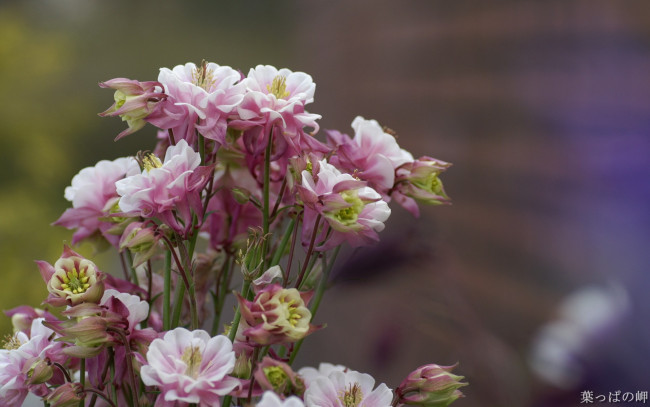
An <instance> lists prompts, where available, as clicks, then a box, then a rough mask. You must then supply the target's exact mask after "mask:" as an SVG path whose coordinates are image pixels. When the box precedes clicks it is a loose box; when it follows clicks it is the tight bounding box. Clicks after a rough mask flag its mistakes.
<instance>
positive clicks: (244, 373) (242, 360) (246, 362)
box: [231, 352, 252, 379]
mask: <svg viewBox="0 0 650 407" xmlns="http://www.w3.org/2000/svg"><path fill="white" fill-rule="evenodd" d="M251 369H252V365H251V359H250V358H249V357H248V356H246V352H242V353H241V354H240V355H239V356H238V357H237V360H236V361H235V367H234V368H233V370H232V373H231V376H234V377H237V378H239V379H248V378H249V377H250V376H251Z"/></svg>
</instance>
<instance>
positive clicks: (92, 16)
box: [0, 0, 291, 337]
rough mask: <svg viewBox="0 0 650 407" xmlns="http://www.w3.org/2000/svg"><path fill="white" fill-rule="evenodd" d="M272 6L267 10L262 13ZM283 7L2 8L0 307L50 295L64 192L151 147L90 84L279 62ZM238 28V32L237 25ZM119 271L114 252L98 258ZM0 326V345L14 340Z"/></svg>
mask: <svg viewBox="0 0 650 407" xmlns="http://www.w3.org/2000/svg"><path fill="white" fill-rule="evenodd" d="M267 3H268V4H267ZM286 7H287V5H286V3H285V2H272V4H271V2H247V1H245V2H239V3H238V4H226V3H223V4H219V3H218V2H212V3H208V2H151V1H143V2H138V3H137V4H136V3H135V2H129V1H112V2H110V4H109V3H108V2H92V1H91V2H86V1H74V0H67V1H56V2H55V1H43V2H40V1H39V2H36V1H25V2H21V3H17V4H16V3H8V4H7V3H3V4H0V89H2V91H1V92H0V123H1V126H0V174H2V175H1V176H0V191H2V192H1V193H0V213H1V214H2V215H1V216H0V256H1V257H2V259H4V261H3V267H2V270H1V271H0V273H2V277H3V283H2V284H0V309H1V310H7V309H11V308H13V307H16V306H18V305H22V304H27V305H32V306H39V305H40V304H41V301H42V300H43V299H45V297H46V295H47V290H46V288H45V284H44V283H43V281H42V279H41V277H40V274H39V272H38V268H37V267H36V265H35V264H34V260H46V261H48V262H50V263H54V262H55V261H56V259H57V258H58V257H59V256H60V254H61V250H62V248H63V244H64V243H65V242H66V241H67V242H69V241H70V239H71V236H72V232H71V231H68V230H66V229H64V228H60V227H54V226H50V224H51V223H52V222H53V221H55V220H56V219H57V218H58V217H59V216H60V215H61V214H62V213H63V211H64V210H65V209H66V208H67V207H68V204H69V203H68V202H67V201H66V200H65V199H64V198H63V192H64V189H65V187H66V186H68V185H70V181H71V179H72V177H73V176H74V175H75V174H76V173H78V172H79V171H80V170H81V169H82V168H84V167H87V166H92V165H94V164H95V163H96V162H97V161H99V160H102V159H108V160H112V159H115V158H117V157H121V156H126V155H134V154H135V153H136V152H137V151H138V150H140V149H151V148H153V146H154V143H155V130H154V129H153V127H146V128H145V129H143V130H141V131H140V132H138V133H137V134H135V135H133V136H130V137H127V138H125V139H122V140H120V141H119V142H114V141H113V139H114V137H115V136H116V135H117V134H118V133H119V132H120V131H121V130H122V129H123V128H124V127H125V124H123V123H122V122H121V121H120V120H119V119H117V118H100V117H98V116H97V113H98V112H101V111H103V110H105V109H106V108H108V107H109V106H110V105H111V103H112V102H113V95H112V93H111V92H110V90H106V89H100V88H99V87H98V86H97V83H98V82H100V81H105V80H108V79H111V78H114V77H128V78H132V79H139V80H142V81H145V80H156V79H157V76H158V69H159V68H160V67H169V68H171V67H173V66H174V65H177V64H183V63H185V62H189V61H194V62H200V61H201V60H202V59H206V60H210V61H214V62H217V63H219V64H222V65H230V66H232V67H234V68H237V69H241V70H242V71H244V72H247V70H248V69H249V68H250V67H252V66H254V65H256V64H258V63H269V64H278V65H282V66H286V65H287V59H288V58H290V57H291V52H290V51H289V50H290V46H288V44H289V43H290V36H289V35H288V31H287V30H288V29H289V26H288V25H287V24H284V23H283V22H282V15H283V13H284V11H285V10H284V9H285V8H286ZM244 22H245V24H246V26H245V28H244V25H243V23H244ZM75 249H76V250H78V251H80V252H81V253H82V254H84V255H86V256H92V258H93V259H94V260H95V261H96V262H97V264H98V266H99V267H100V269H102V270H104V271H109V272H113V273H114V272H115V271H114V270H113V269H114V268H115V267H114V265H115V264H114V263H115V262H116V261H117V258H116V256H115V253H105V254H103V255H101V256H99V257H95V256H94V253H93V250H92V248H91V247H89V246H88V247H87V246H83V245H82V247H76V248H75ZM11 329H12V328H11V323H10V320H9V318H6V317H4V316H2V317H0V337H1V336H4V335H6V334H8V333H9V332H11Z"/></svg>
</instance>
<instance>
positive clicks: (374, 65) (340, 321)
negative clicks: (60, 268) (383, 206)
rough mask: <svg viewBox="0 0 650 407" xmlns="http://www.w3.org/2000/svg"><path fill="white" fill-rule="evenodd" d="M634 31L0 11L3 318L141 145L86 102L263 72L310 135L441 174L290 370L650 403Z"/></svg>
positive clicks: (467, 1)
mask: <svg viewBox="0 0 650 407" xmlns="http://www.w3.org/2000/svg"><path fill="white" fill-rule="evenodd" d="M649 27H650V3H646V2H610V1H600V0H582V1H573V0H571V1H565V0H547V1H543V2H540V1H505V2H485V1H481V0H455V1H453V2H452V1H445V0H402V1H399V2H398V1H389V0H353V1H342V0H333V1H328V2H324V1H312V0H300V1H298V0H293V1H290V0H280V1H273V2H265V1H252V0H246V1H240V2H223V3H222V2H208V1H187V2H184V1H153V0H146V1H138V2H135V1H127V0H114V1H111V2H106V1H99V0H24V1H21V2H11V1H9V2H2V3H0V124H1V126H0V170H1V172H0V174H2V175H1V178H0V191H1V192H0V214H1V215H0V256H1V258H2V259H3V262H2V271H0V273H2V284H0V308H1V309H9V308H12V307H15V306H17V305H20V304H24V303H27V304H31V305H34V306H36V305H38V304H39V303H40V301H41V300H42V299H43V298H44V296H45V293H46V291H45V288H44V285H43V284H42V282H41V278H40V276H39V274H38V271H37V268H36V266H35V265H34V263H33V260H35V259H42V260H47V261H50V262H53V261H55V260H56V259H57V258H58V256H59V255H60V253H61V248H62V245H63V242H64V241H66V240H67V241H69V240H70V236H71V232H69V231H66V230H64V229H62V228H56V227H50V226H48V225H49V224H50V223H51V222H53V221H54V220H55V219H57V218H58V216H60V214H61V213H62V212H63V211H64V210H65V208H66V207H67V202H66V201H65V200H64V199H63V190H64V188H65V187H66V186H67V185H69V183H70V180H71V178H72V176H73V175H74V174H76V173H77V172H78V171H79V170H80V169H81V168H83V167H86V166H90V165H94V164H95V163H96V162H97V161H98V160H100V159H114V158H117V157H119V156H125V155H133V154H135V152H137V151H138V150H140V149H147V148H151V147H152V145H153V143H154V138H155V132H154V130H153V128H151V127H146V128H145V129H143V130H141V131H140V132H138V133H136V134H134V135H131V136H128V137H127V138H125V139H122V140H120V141H118V142H113V138H114V136H115V135H117V134H118V133H119V132H120V131H121V129H122V128H123V127H124V125H123V124H122V123H121V122H120V121H119V119H109V118H106V119H102V118H99V117H97V116H96V113H98V112H100V111H103V110H104V109H106V108H107V107H108V106H110V104H111V103H112V93H111V92H110V91H109V90H105V89H100V88H99V87H97V82H99V81H102V80H107V79H111V78H114V77H128V78H132V79H139V80H143V81H144V80H155V79H156V78H157V72H158V68H159V67H170V68H171V67H173V66H174V65H177V64H181V63H185V62H188V61H193V62H199V61H201V60H202V59H206V60H209V61H214V62H217V63H219V64H222V65H230V66H232V67H235V68H239V69H241V70H242V71H243V72H244V73H246V72H247V71H248V69H249V68H250V67H253V66H255V65H257V64H272V65H275V66H277V67H288V68H290V69H292V70H300V71H305V72H308V73H310V74H311V75H312V76H313V77H314V80H315V82H316V84H317V90H316V96H315V99H316V102H315V103H314V104H313V105H310V109H309V110H310V111H311V112H314V113H319V114H322V115H323V120H321V126H322V127H323V128H336V129H339V130H341V131H344V132H351V129H350V123H351V122H352V119H353V118H354V117H355V116H356V115H362V116H364V117H365V118H374V119H377V120H379V121H380V123H382V124H385V125H387V126H388V127H390V128H392V129H394V130H396V132H397V134H398V137H399V142H400V144H401V145H402V147H404V148H406V149H408V150H410V151H412V152H413V153H414V155H415V156H416V157H417V156H420V155H425V154H426V155H431V156H433V157H436V158H439V159H442V160H445V161H450V162H453V163H454V166H453V167H452V168H451V169H450V170H449V171H448V172H447V173H446V174H444V177H443V181H444V183H445V185H446V190H447V192H448V193H449V195H450V196H451V197H452V198H453V200H454V204H453V205H452V206H450V207H436V208H424V209H423V210H422V215H421V217H420V218H419V219H417V220H415V219H413V218H411V217H410V215H409V214H407V213H406V212H405V211H403V210H401V209H400V208H397V207H394V211H393V215H392V216H391V219H390V220H389V222H388V224H387V228H386V231H385V232H383V234H382V236H381V237H382V243H381V244H380V246H379V247H378V248H376V249H366V250H359V251H356V252H348V253H347V254H348V261H347V262H346V263H345V264H342V265H341V266H340V267H339V268H338V269H337V271H336V281H337V283H338V285H336V286H335V287H334V288H332V289H331V291H329V292H328V293H327V295H326V297H325V301H324V303H323V308H322V310H321V311H319V315H318V317H317V322H319V323H327V324H328V327H327V328H326V329H324V330H322V331H319V332H318V333H316V334H314V335H313V336H312V337H310V339H309V340H307V341H306V342H305V345H304V347H303V353H302V354H301V356H300V357H299V360H298V363H297V364H298V365H299V366H302V365H307V364H310V365H314V364H317V363H318V362H319V361H323V360H325V361H329V362H332V363H341V364H345V365H348V366H350V367H351V368H353V369H356V370H360V371H365V372H368V373H371V374H372V375H373V376H375V377H376V378H377V379H378V380H379V381H384V382H386V383H387V384H388V385H389V386H391V387H395V386H397V385H398V384H399V381H400V380H401V379H402V378H403V377H404V376H406V374H408V373H409V372H410V371H411V370H413V369H414V368H416V367H417V366H419V365H420V364H424V363H429V362H437V363H440V364H453V363H455V362H457V361H458V362H460V365H459V367H458V368H457V369H456V370H457V372H459V373H460V374H464V375H465V376H466V378H467V380H468V381H469V382H470V384H471V385H470V386H469V387H466V388H465V389H464V392H465V394H466V396H467V397H466V398H464V399H462V400H460V401H458V402H456V404H454V405H458V406H459V407H463V406H465V407H470V406H574V405H579V404H580V401H581V392H582V391H593V392H594V394H595V395H604V396H607V397H609V396H610V393H612V394H614V393H615V392H616V391H619V390H620V391H621V394H623V393H625V392H632V393H634V394H635V395H636V392H637V391H641V392H642V391H649V390H650V385H649V384H648V381H647V377H648V367H647V366H648V364H650V327H649V325H648V324H647V321H648V319H649V318H650V300H648V292H650V276H649V275H648V272H649V270H648V266H649V265H650V254H649V253H650V250H648V249H647V246H648V242H650V182H649V179H650V75H649V72H650V28H649ZM80 250H81V251H82V252H83V253H84V254H86V255H88V256H91V255H92V252H91V250H90V248H88V247H81V248H80ZM97 261H98V263H99V265H100V268H107V269H110V267H111V265H112V264H113V263H112V258H110V256H107V255H104V256H100V257H99V258H98V260H97ZM10 330H11V327H10V323H9V320H8V318H4V319H0V333H2V334H3V335H4V334H5V333H8V332H10ZM619 397H620V396H619Z"/></svg>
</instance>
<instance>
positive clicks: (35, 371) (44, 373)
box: [23, 358, 54, 385]
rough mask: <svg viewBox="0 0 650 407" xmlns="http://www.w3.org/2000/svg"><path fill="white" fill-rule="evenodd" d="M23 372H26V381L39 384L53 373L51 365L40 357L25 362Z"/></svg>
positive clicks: (48, 378)
mask: <svg viewBox="0 0 650 407" xmlns="http://www.w3.org/2000/svg"><path fill="white" fill-rule="evenodd" d="M23 373H25V374H27V378H28V379H27V383H28V384H30V385H32V384H41V383H45V382H46V381H48V380H50V378H52V376H53V375H54V369H53V368H52V365H51V364H50V363H48V362H47V361H46V360H43V359H41V358H32V359H30V360H28V361H27V363H25V367H24V368H23Z"/></svg>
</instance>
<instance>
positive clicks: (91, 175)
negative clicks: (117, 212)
mask: <svg viewBox="0 0 650 407" xmlns="http://www.w3.org/2000/svg"><path fill="white" fill-rule="evenodd" d="M139 172H140V169H139V167H138V163H137V162H136V161H135V160H134V159H133V158H132V157H128V158H118V159H116V160H114V161H107V160H102V161H100V162H98V163H97V164H96V165H95V166H94V167H87V168H84V169H83V170H81V171H80V172H79V173H78V174H77V175H75V176H74V177H73V178H72V185H70V186H69V187H67V188H66V189H65V199H67V200H68V201H70V202H72V208H69V209H66V211H65V212H64V213H63V215H61V217H60V218H59V219H58V220H57V221H56V222H54V224H55V225H58V226H63V227H65V228H68V229H76V231H75V232H74V234H73V235H72V244H77V243H79V242H81V241H82V240H84V239H88V238H90V237H92V236H94V235H96V234H97V235H100V236H103V237H104V238H105V239H106V240H107V241H108V242H110V243H111V244H112V245H113V246H117V242H118V240H119V236H115V235H112V234H110V233H108V230H109V229H110V228H111V227H113V226H114V224H113V223H111V222H107V221H105V220H102V218H106V217H108V216H110V214H111V211H112V210H114V207H115V205H116V204H117V201H118V199H119V196H118V195H117V192H116V191H115V181H117V180H120V179H123V178H124V177H125V176H131V175H134V174H137V173H139Z"/></svg>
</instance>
